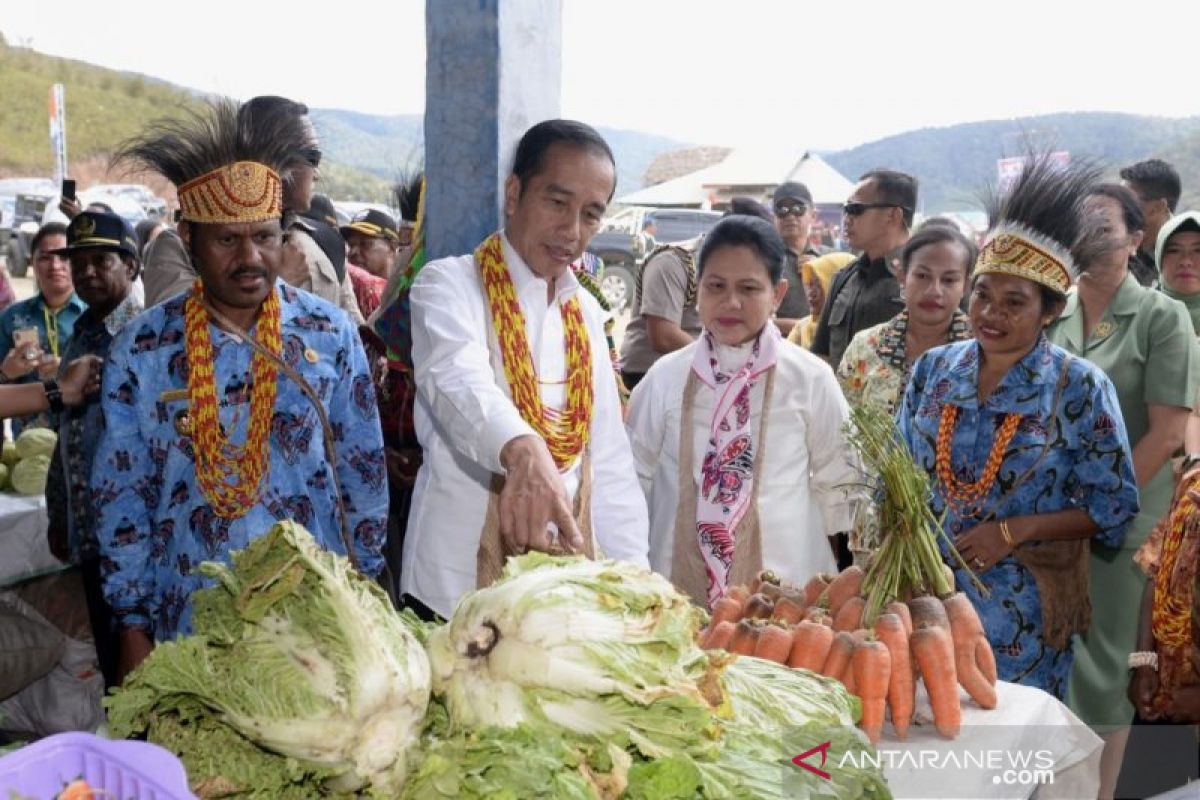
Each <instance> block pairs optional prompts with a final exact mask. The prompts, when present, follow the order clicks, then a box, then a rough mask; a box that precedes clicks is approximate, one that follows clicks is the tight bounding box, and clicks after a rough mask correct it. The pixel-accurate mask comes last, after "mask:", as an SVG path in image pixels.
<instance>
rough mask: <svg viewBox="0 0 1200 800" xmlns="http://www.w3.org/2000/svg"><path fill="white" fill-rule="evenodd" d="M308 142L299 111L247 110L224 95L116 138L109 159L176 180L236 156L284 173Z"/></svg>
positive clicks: (309, 134) (306, 126)
mask: <svg viewBox="0 0 1200 800" xmlns="http://www.w3.org/2000/svg"><path fill="white" fill-rule="evenodd" d="M313 145H314V138H313V133H312V127H311V125H310V124H309V123H308V121H307V120H306V119H305V118H304V117H303V116H302V115H299V114H296V113H295V112H293V111H291V110H289V109H287V108H285V107H282V106H279V107H268V108H262V107H260V108H256V109H255V111H254V113H253V114H249V113H245V107H244V106H243V105H242V104H240V103H237V102H236V101H233V100H224V99H223V100H216V101H212V102H210V103H208V104H207V105H206V106H205V107H204V108H203V109H201V110H194V109H182V110H181V113H180V115H179V116H177V117H173V118H169V119H160V120H156V121H154V122H151V123H150V124H149V125H148V126H147V127H146V129H145V130H144V131H142V133H140V134H139V135H137V136H135V137H133V138H131V139H129V140H127V141H125V142H123V143H122V144H121V146H120V147H119V148H118V150H117V153H116V155H115V156H114V157H113V162H114V163H121V162H128V163H131V164H134V165H136V166H137V167H140V168H144V169H149V170H152V171H154V172H157V173H159V174H160V175H162V176H163V177H165V178H166V179H167V180H169V181H171V183H173V184H175V185H176V186H181V185H183V184H185V183H187V182H188V181H190V180H193V179H195V178H199V177H200V176H202V175H206V174H208V173H209V172H212V171H213V170H215V169H218V168H220V167H223V166H227V165H229V164H232V163H234V162H235V161H255V162H258V163H260V164H265V165H266V166H268V167H270V168H271V169H273V170H275V172H277V173H278V174H279V176H280V177H281V178H283V179H286V178H287V177H288V175H289V173H290V171H291V169H292V167H293V166H294V165H295V164H298V163H300V162H302V161H303V160H304V158H305V153H306V152H308V151H309V150H310V149H311V148H312V147H313Z"/></svg>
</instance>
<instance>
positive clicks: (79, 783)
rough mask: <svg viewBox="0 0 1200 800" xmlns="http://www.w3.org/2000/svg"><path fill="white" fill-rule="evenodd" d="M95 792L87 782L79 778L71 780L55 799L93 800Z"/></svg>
mask: <svg viewBox="0 0 1200 800" xmlns="http://www.w3.org/2000/svg"><path fill="white" fill-rule="evenodd" d="M95 797H96V793H95V792H94V791H93V790H92V787H91V786H88V782H87V781H85V780H83V779H79V780H74V781H71V782H70V783H68V784H67V786H66V788H64V789H63V790H62V791H61V792H59V793H58V795H57V796H56V798H55V800H95Z"/></svg>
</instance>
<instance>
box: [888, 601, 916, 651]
mask: <svg viewBox="0 0 1200 800" xmlns="http://www.w3.org/2000/svg"><path fill="white" fill-rule="evenodd" d="M883 613H885V614H895V615H896V616H897V617H899V618H900V621H901V622H903V623H904V639H905V641H907V640H908V637H909V636H912V632H913V623H912V612H911V611H909V610H908V605H906V604H905V603H901V602H900V601H899V600H893V601H892V602H890V603H888V604H887V605H886V606H884V607H883Z"/></svg>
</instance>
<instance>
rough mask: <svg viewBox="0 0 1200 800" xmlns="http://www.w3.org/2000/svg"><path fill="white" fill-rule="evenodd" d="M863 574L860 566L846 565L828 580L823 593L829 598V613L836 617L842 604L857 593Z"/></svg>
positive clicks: (860, 586)
mask: <svg viewBox="0 0 1200 800" xmlns="http://www.w3.org/2000/svg"><path fill="white" fill-rule="evenodd" d="M863 575H864V573H863V571H862V567H858V566H853V567H846V568H845V569H844V570H842V571H841V572H839V573H838V575H837V577H836V578H834V579H833V580H832V581H831V582H830V584H829V586H827V587H826V588H825V593H824V595H823V596H824V597H828V598H829V613H830V614H833V615H834V617H836V616H837V613H838V610H839V609H841V607H842V604H843V603H845V602H846V601H847V600H849V599H850V598H851V597H854V596H855V595H857V594H858V592H859V590H860V589H862V582H863Z"/></svg>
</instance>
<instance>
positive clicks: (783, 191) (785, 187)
mask: <svg viewBox="0 0 1200 800" xmlns="http://www.w3.org/2000/svg"><path fill="white" fill-rule="evenodd" d="M787 198H791V199H792V200H803V201H804V202H805V203H807V204H808V206H809V207H810V208H811V207H812V204H813V199H812V192H810V191H809V190H808V187H807V186H805V185H804V184H803V183H800V182H799V181H788V182H787V183H781V184H779V186H778V187H777V188H776V189H775V194H774V195H772V197H771V202H773V203H778V202H779V201H780V200H784V199H787Z"/></svg>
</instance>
